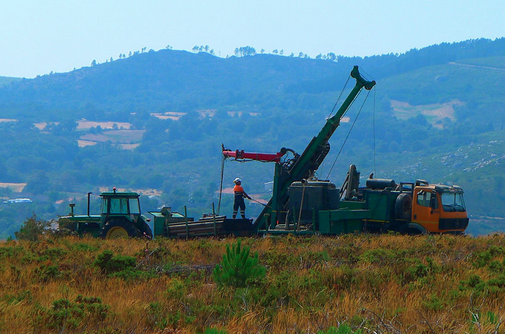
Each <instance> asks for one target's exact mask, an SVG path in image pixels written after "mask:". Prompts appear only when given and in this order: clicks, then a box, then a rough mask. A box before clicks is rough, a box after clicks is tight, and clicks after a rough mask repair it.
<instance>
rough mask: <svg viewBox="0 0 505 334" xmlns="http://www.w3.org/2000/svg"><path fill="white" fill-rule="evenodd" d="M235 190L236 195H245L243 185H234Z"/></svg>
mask: <svg viewBox="0 0 505 334" xmlns="http://www.w3.org/2000/svg"><path fill="white" fill-rule="evenodd" d="M233 192H234V193H235V195H238V194H240V195H243V194H244V188H242V186H240V185H238V184H236V185H235V187H233Z"/></svg>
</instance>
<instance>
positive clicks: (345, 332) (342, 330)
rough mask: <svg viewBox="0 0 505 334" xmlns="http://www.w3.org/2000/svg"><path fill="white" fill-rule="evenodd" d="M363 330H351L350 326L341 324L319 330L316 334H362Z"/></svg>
mask: <svg viewBox="0 0 505 334" xmlns="http://www.w3.org/2000/svg"><path fill="white" fill-rule="evenodd" d="M362 333H363V331H362V330H361V329H358V330H357V331H355V332H353V330H352V328H351V327H350V326H348V325H346V324H342V325H340V326H338V328H337V327H330V328H328V330H326V331H319V332H317V334H362Z"/></svg>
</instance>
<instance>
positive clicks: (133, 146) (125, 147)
mask: <svg viewBox="0 0 505 334" xmlns="http://www.w3.org/2000/svg"><path fill="white" fill-rule="evenodd" d="M139 145H140V144H119V145H118V146H119V147H120V148H122V149H123V150H129V151H131V150H134V149H136V148H137V147H139Z"/></svg>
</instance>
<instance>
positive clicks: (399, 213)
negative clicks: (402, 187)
mask: <svg viewBox="0 0 505 334" xmlns="http://www.w3.org/2000/svg"><path fill="white" fill-rule="evenodd" d="M395 216H396V219H405V220H407V221H409V222H410V220H411V216H412V196H410V194H407V193H401V194H400V195H398V197H397V198H396V202H395Z"/></svg>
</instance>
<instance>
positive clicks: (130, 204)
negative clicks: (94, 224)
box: [100, 189, 140, 221]
mask: <svg viewBox="0 0 505 334" xmlns="http://www.w3.org/2000/svg"><path fill="white" fill-rule="evenodd" d="M100 197H102V205H101V207H102V209H101V216H102V219H103V220H104V221H106V220H108V219H110V218H111V217H118V216H126V217H127V218H128V219H130V220H136V218H138V217H139V216H140V202H139V197H140V195H139V194H137V193H130V192H116V190H115V189H114V191H112V192H104V193H102V194H101V195H100Z"/></svg>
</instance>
